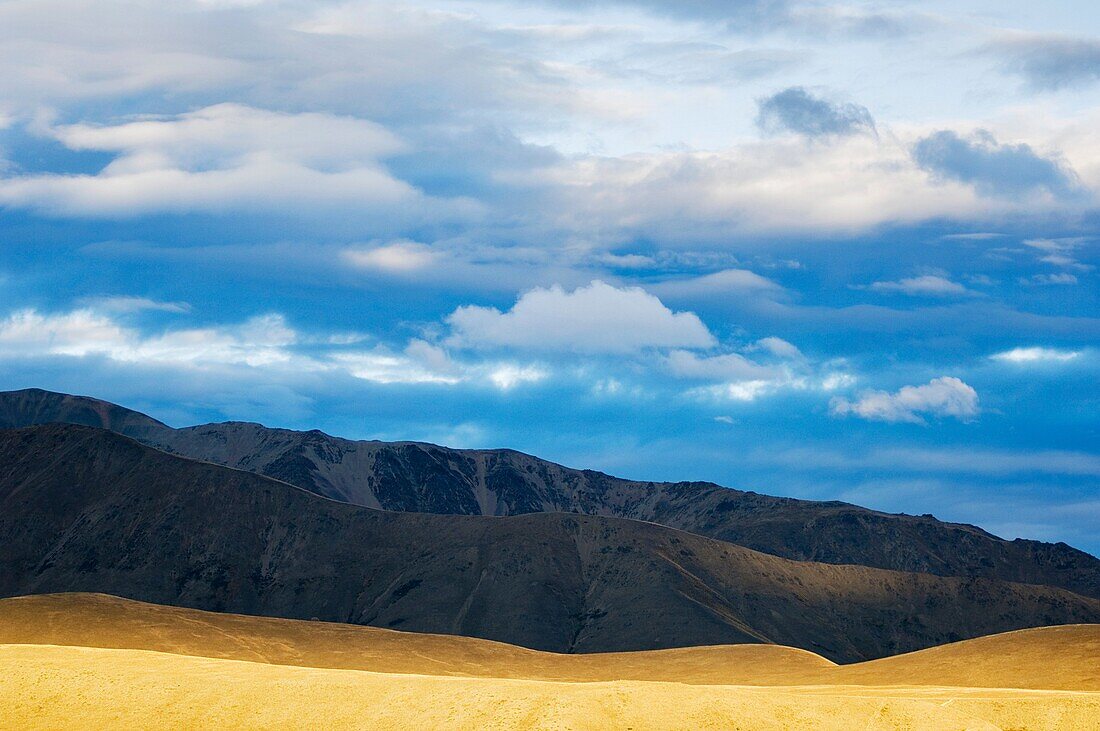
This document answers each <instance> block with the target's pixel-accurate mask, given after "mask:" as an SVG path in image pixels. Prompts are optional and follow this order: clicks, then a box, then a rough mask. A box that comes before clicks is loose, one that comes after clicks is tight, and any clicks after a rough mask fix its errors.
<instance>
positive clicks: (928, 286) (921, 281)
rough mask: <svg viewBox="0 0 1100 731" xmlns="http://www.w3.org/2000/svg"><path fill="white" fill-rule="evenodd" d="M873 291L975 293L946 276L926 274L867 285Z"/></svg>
mask: <svg viewBox="0 0 1100 731" xmlns="http://www.w3.org/2000/svg"><path fill="white" fill-rule="evenodd" d="M867 289H869V290H871V291H872V292H886V293H894V292H897V293H900V294H907V295H911V296H914V297H962V296H966V295H972V294H974V293H973V292H971V291H970V290H969V289H967V288H966V287H964V286H962V285H961V284H959V283H958V282H952V281H951V280H950V279H947V278H946V277H940V276H936V275H934V274H926V275H923V276H919V277H910V278H908V279H901V280H898V281H896V282H874V283H873V284H869V285H867Z"/></svg>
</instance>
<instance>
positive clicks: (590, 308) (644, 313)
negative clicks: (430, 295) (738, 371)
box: [446, 280, 716, 353]
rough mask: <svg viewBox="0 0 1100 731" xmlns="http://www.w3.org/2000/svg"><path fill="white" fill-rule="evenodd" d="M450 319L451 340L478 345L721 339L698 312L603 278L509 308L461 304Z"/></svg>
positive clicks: (594, 348) (614, 349)
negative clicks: (674, 306) (675, 308)
mask: <svg viewBox="0 0 1100 731" xmlns="http://www.w3.org/2000/svg"><path fill="white" fill-rule="evenodd" d="M446 322H447V324H448V325H450V326H451V328H452V330H453V334H452V335H451V337H450V339H449V341H448V342H450V343H451V344H453V345H458V346H462V347H473V348H493V347H514V348H522V349H528V350H547V351H553V350H563V351H575V352H585V353H630V352H634V351H638V350H642V349H645V348H676V347H680V348H684V347H686V348H706V347H710V346H712V345H714V344H715V342H716V341H715V339H714V336H713V335H711V333H710V331H709V330H708V329H707V327H706V325H704V324H703V323H702V321H701V320H700V319H699V318H698V317H697V316H696V315H695V314H694V313H691V312H673V311H672V310H670V309H669V308H668V307H666V306H665V305H664V304H663V303H662V302H661V300H659V299H657V298H656V297H654V296H653V295H651V294H649V293H648V292H646V291H644V290H642V289H640V288H637V287H626V288H622V289H620V288H617V287H613V286H611V285H609V284H605V283H604V282H601V281H598V280H597V281H593V282H592V283H591V284H589V285H588V286H585V287H578V288H577V289H575V290H573V291H572V292H567V291H565V290H564V289H562V288H561V287H558V286H554V287H551V288H549V289H533V290H530V291H528V292H526V293H524V294H523V295H522V296H520V298H519V299H518V300H516V303H515V304H514V305H513V306H512V308H511V309H510V310H508V311H507V312H501V311H500V310H497V309H495V308H492V307H479V306H474V305H468V306H464V307H459V308H458V309H456V310H455V311H454V312H452V313H451V314H450V315H449V316H448V317H447V318H446Z"/></svg>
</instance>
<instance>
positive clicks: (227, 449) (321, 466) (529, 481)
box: [0, 389, 1100, 597]
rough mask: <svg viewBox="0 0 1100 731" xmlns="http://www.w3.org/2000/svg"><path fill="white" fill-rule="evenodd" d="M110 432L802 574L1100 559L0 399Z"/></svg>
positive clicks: (831, 516)
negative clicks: (549, 518)
mask: <svg viewBox="0 0 1100 731" xmlns="http://www.w3.org/2000/svg"><path fill="white" fill-rule="evenodd" d="M52 422H63V423H74V424H83V425H87V426H96V427H102V428H106V429H111V430H113V431H116V432H118V433H120V434H125V435H127V436H130V437H132V438H134V439H137V440H139V441H141V442H143V443H145V444H149V445H152V446H155V447H157V448H159V449H163V450H165V451H169V452H172V453H175V454H180V455H183V456H187V457H191V458H194V459H200V460H204V461H207V462H213V463H215V464H220V465H225V466H228V467H233V468H236V469H242V470H248V471H250V472H255V473H258V474H262V475H266V476H269V477H273V478H276V479H279V480H282V481H284V482H288V483H290V484H292V485H296V486H298V487H301V488H303V489H305V490H309V491H310V492H313V493H316V494H318V495H321V496H324V497H328V498H331V499H333V500H339V501H342V502H347V503H351V504H354V505H361V506H365V507H372V508H382V509H385V510H390V511H402V512H424V513H438V514H455V515H498V516H505V515H523V514H529V513H542V512H566V513H580V514H585V515H602V516H614V517H620V518H628V519H631V520H642V521H648V522H652V523H660V524H662V525H666V526H669V527H672V528H677V529H679V530H683V531H688V532H691V533H696V534H699V535H703V536H708V537H710V538H716V539H719V540H722V541H728V542H730V543H735V544H738V545H742V546H745V547H748V548H752V549H754V550H757V551H762V552H764V553H769V554H772V555H775V556H781V557H784V558H790V559H794V560H799V561H817V562H822V563H831V564H857V565H861V566H871V567H876V568H885V569H893V570H898V571H914V572H921V573H930V574H935V575H938V576H963V577H986V578H994V579H1000V580H1004V581H1014V582H1022V583H1031V584H1044V585H1049V586H1058V587H1062V588H1066V589H1069V590H1071V591H1073V592H1075V593H1078V594H1082V595H1085V596H1091V597H1100V560H1098V559H1097V558H1095V557H1093V556H1091V555H1089V554H1087V553H1085V552H1083V551H1079V550H1077V549H1075V548H1072V547H1070V546H1067V545H1066V544H1064V543H1055V544H1051V543H1043V542H1039V541H1029V540H1020V539H1017V540H1013V541H1006V540H1003V539H1001V538H998V537H996V536H994V535H991V534H989V533H987V532H985V531H983V530H981V529H980V528H977V527H975V526H972V525H963V524H958V523H946V522H942V521H938V520H936V519H935V518H933V517H931V516H927V515H926V516H911V515H898V514H889V513H882V512H878V511H874V510H868V509H866V508H861V507H858V506H855V505H850V504H847V503H841V502H813V501H807V500H794V499H790V498H779V497H771V496H768V495H761V494H757V493H755V492H744V491H740V490H734V489H730V488H725V487H721V486H719V485H715V484H712V483H705V482H678V483H654V482H638V481H632V480H623V479H619V478H615V477H611V476H609V475H605V474H603V473H601V472H594V471H592V470H576V469H570V468H567V467H562V466H560V465H557V464H554V463H552V462H547V461H545V460H541V459H538V458H536V457H532V456H529V455H526V454H522V453H520V452H515V451H512V450H458V449H448V448H445V447H439V446H435V445H431V444H423V443H416V442H394V443H386V442H378V441H351V440H347V439H340V438H337V437H332V436H329V435H327V434H324V433H322V432H319V431H308V432H297V431H289V430H286V429H271V428H267V427H263V426H261V425H259V424H251V423H242V422H228V423H223V424H206V425H202V426H194V427H188V428H183V429H172V428H170V427H168V426H166V425H164V424H162V423H161V422H159V421H156V420H155V419H152V418H150V417H148V416H145V415H144V414H140V413H137V412H135V411H130V410H128V409H125V408H122V407H120V406H115V405H114V404H109V403H106V402H104V401H99V400H96V399H91V398H85V397H80V396H68V395H64V394H58V393H51V392H49V391H42V390H40V389H28V390H23V391H10V392H5V393H0V427H9V428H10V427H23V426H30V425H32V424H43V423H52Z"/></svg>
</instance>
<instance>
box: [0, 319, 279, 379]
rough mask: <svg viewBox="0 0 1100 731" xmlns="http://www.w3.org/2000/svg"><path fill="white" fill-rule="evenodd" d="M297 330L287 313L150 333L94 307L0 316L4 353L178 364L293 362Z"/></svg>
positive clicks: (251, 364)
mask: <svg viewBox="0 0 1100 731" xmlns="http://www.w3.org/2000/svg"><path fill="white" fill-rule="evenodd" d="M296 341H297V333H295V332H294V331H293V330H291V329H290V328H289V327H287V324H286V321H285V320H284V318H283V317H282V316H281V315H274V314H272V315H261V316H258V317H254V318H251V319H249V320H247V321H246V322H244V323H241V324H239V325H233V326H228V327H217V328H209V327H208V328H194V329H180V330H170V331H168V332H165V333H163V334H160V335H153V336H145V335H142V334H141V333H139V332H138V331H136V330H133V329H131V328H128V327H125V326H124V325H122V324H120V323H119V322H117V321H116V320H114V319H112V318H111V317H109V316H107V315H105V314H102V313H99V312H97V311H95V310H92V309H80V310H73V311H71V312H66V313H58V314H48V315H47V314H42V313H40V312H38V311H37V310H33V309H26V310H20V311H17V312H15V313H13V314H11V315H9V316H8V317H7V318H6V319H4V320H0V355H4V356H7V357H33V356H41V355H60V356H72V357H85V356H99V357H106V358H109V359H110V360H114V361H119V362H125V363H140V364H153V365H174V366H197V367H201V366H217V365H247V366H268V365H273V364H277V363H288V362H289V361H290V360H291V359H292V356H291V353H290V351H289V350H288V349H287V346H290V345H293V344H294V343H295V342H296Z"/></svg>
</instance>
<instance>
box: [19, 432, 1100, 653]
mask: <svg viewBox="0 0 1100 731" xmlns="http://www.w3.org/2000/svg"><path fill="white" fill-rule="evenodd" d="M0 565H2V566H4V571H3V572H0V595H3V596H12V595H19V594H30V593H44V592H58V591H95V592H106V593H111V594H116V595H120V596H125V597H130V598H135V599H142V600H146V601H153V602H159V603H165V604H177V605H181V606H188V607H195V608H200V609H210V610H220V611H232V612H238V613H246V614H261V615H269V616H278V617H293V618H312V617H317V618H320V619H324V620H331V621H341V622H351V623H356V624H366V625H374V626H379V627H394V628H401V629H405V630H414V631H424V632H436V633H451V634H464V635H469V636H475V637H484V638H488V639H495V640H502V641H505V642H509V643H514V644H519V645H524V646H527V647H532V648H537V649H544V650H557V651H562V652H591V651H605V650H640V649H654V648H664V647H676V646H686V645H701V644H719V643H743V642H772V643H780V644H784V645H791V646H795V647H802V648H805V649H808V650H812V651H814V652H817V653H819V654H822V655H825V656H826V657H829V658H831V659H833V660H836V661H851V660H860V659H868V658H874V657H880V656H884V655H890V654H895V653H898V652H906V651H910V650H915V649H920V648H923V647H928V646H932V645H938V644H941V643H944V642H950V641H954V640H960V639H965V638H968V637H974V636H978V635H985V634H989V633H993V632H1001V631H1006V630H1011V629H1018V628H1022V627H1030V626H1038V625H1049V624H1061V623H1077V622H1100V600H1096V599H1093V598H1088V597H1083V596H1079V595H1076V594H1073V593H1071V592H1069V591H1066V590H1064V589H1058V588H1051V587H1043V586H1034V585H1025V584H1014V583H1010V582H1005V581H999V580H994V579H986V578H957V577H947V578H945V577H938V576H933V575H930V574H918V573H904V572H896V571H887V570H882V569H874V568H867V567H861V566H837V565H829V564H822V563H812V562H796V561H790V560H786V559H782V558H778V557H775V556H771V555H767V554H764V553H759V552H756V551H752V550H749V549H746V548H742V547H740V546H736V545H733V544H731V543H727V542H723V541H716V540H712V539H708V538H705V537H702V536H698V535H693V534H690V533H684V532H681V531H677V530H673V529H671V528H667V527H664V526H660V525H656V524H652V523H643V522H639V521H631V520H624V519H621V518H609V517H602V516H586V515H569V514H563V513H541V514H528V515H523V516H519V517H511V518H493V517H479V516H456V515H446V516H443V515H430V514H425V513H401V512H387V511H379V510H372V509H369V508H364V507H361V506H357V505H351V504H347V503H341V502H336V501H333V500H328V499H324V498H322V497H319V496H317V495H315V494H312V493H310V492H307V491H305V490H302V489H299V488H296V487H294V486H291V485H288V484H286V483H283V482H279V481H276V480H273V479H270V478H267V477H263V476H260V475H255V474H251V473H248V472H244V471H240V470H232V469H227V468H225V467H221V466H218V465H214V464H210V463H208V462H198V461H194V460H190V459H186V458H182V457H178V456H174V455H169V454H167V453H165V452H162V451H159V450H156V449H153V448H150V447H148V446H145V445H142V444H140V443H138V442H136V441H133V440H131V439H129V438H126V437H123V436H121V435H118V434H114V433H112V432H109V431H106V430H103V429H97V428H89V427H82V426H76V425H59V424H55V425H46V426H37V427H30V428H26V429H9V430H3V431H0Z"/></svg>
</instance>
